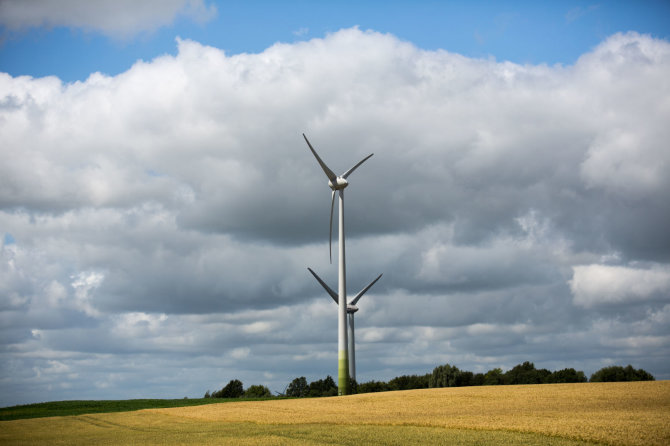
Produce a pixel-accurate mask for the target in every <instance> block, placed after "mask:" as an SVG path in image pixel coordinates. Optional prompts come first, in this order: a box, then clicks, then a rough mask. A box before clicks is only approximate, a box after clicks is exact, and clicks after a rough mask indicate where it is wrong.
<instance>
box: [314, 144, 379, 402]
mask: <svg viewBox="0 0 670 446" xmlns="http://www.w3.org/2000/svg"><path fill="white" fill-rule="evenodd" d="M302 137H303V138H305V142H306V143H307V145H308V146H309V150H311V151H312V154H313V155H314V157H315V158H316V160H317V161H318V163H319V165H320V166H321V169H323V172H324V173H325V174H326V176H327V177H328V186H329V187H330V188H331V190H332V193H331V200H330V231H329V238H328V246H329V251H330V262H331V263H332V262H333V209H334V208H335V192H336V191H337V192H338V195H339V197H340V200H339V228H338V233H339V243H338V273H337V291H338V293H337V297H338V298H337V302H338V304H337V305H338V312H337V315H338V317H337V349H338V352H337V388H338V391H337V392H338V394H340V395H347V394H348V393H349V354H348V345H347V344H348V343H347V273H346V262H345V254H344V251H345V250H344V188H345V187H347V186H348V185H349V182H348V181H347V177H349V175H351V174H352V173H353V171H354V170H356V169H357V168H358V166H360V165H361V164H363V163H364V162H365V161H366V160H367V159H368V158H370V157H371V156H372V154H370V155H368V156H366V157H365V158H363V159H362V160H361V161H359V162H358V164H356V165H355V166H354V167H352V168H351V169H349V170H347V171H346V172H344V173H343V174H342V175H340V176H337V175H335V173H334V172H333V171H332V170H330V168H328V166H326V164H325V163H324V162H323V161H322V160H321V158H320V157H319V155H318V154H317V153H316V150H314V147H312V144H310V142H309V140H308V139H307V137H306V136H305V134H304V133H303V134H302ZM370 286H372V285H370Z"/></svg>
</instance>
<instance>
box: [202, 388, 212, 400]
mask: <svg viewBox="0 0 670 446" xmlns="http://www.w3.org/2000/svg"><path fill="white" fill-rule="evenodd" d="M211 397H212V395H210V394H209V390H208V391H207V392H205V396H204V397H203V398H211Z"/></svg>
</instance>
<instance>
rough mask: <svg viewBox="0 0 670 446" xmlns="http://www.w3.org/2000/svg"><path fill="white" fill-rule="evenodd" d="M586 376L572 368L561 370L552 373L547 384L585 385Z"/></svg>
mask: <svg viewBox="0 0 670 446" xmlns="http://www.w3.org/2000/svg"><path fill="white" fill-rule="evenodd" d="M586 381H587V380H586V375H584V372H582V371H581V370H580V371H577V370H575V369H573V368H569V369H562V370H557V371H555V372H553V373H552V374H551V375H550V376H549V379H548V380H547V382H550V383H585V382H586Z"/></svg>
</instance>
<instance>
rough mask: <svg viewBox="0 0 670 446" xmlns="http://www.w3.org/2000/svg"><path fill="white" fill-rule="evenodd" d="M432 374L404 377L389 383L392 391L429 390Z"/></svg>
mask: <svg viewBox="0 0 670 446" xmlns="http://www.w3.org/2000/svg"><path fill="white" fill-rule="evenodd" d="M429 380H430V373H428V374H426V375H402V376H397V377H395V378H393V379H392V380H390V381H389V382H388V386H389V388H390V389H391V390H410V389H427V388H428V382H429Z"/></svg>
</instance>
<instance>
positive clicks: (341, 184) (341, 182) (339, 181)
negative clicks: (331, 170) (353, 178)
mask: <svg viewBox="0 0 670 446" xmlns="http://www.w3.org/2000/svg"><path fill="white" fill-rule="evenodd" d="M348 185H349V182H348V181H347V180H345V179H344V178H342V177H337V178H335V184H333V181H332V180H330V181H328V187H330V188H331V189H332V190H333V191H336V190H342V189H344V188H345V187H347V186H348Z"/></svg>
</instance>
